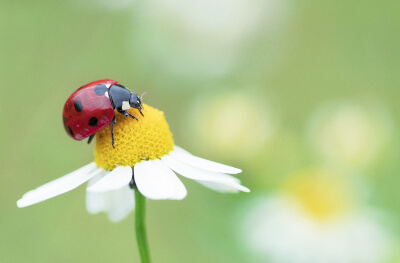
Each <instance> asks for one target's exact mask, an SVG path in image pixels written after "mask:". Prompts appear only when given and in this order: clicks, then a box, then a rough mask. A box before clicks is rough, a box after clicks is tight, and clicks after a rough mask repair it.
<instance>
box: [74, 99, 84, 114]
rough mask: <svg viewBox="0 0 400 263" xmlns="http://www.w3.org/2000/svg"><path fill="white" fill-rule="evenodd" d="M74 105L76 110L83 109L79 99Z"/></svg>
mask: <svg viewBox="0 0 400 263" xmlns="http://www.w3.org/2000/svg"><path fill="white" fill-rule="evenodd" d="M74 107H75V110H76V111H77V112H81V111H82V110H83V106H82V103H81V101H80V100H77V101H75V103H74Z"/></svg>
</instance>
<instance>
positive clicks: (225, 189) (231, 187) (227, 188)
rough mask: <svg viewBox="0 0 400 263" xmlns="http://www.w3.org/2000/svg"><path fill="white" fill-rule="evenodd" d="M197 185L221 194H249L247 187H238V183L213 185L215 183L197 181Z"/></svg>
mask: <svg viewBox="0 0 400 263" xmlns="http://www.w3.org/2000/svg"><path fill="white" fill-rule="evenodd" d="M197 182H198V183H200V184H202V185H204V186H205V187H207V188H210V189H212V190H215V191H217V192H221V193H237V192H239V191H242V192H247V193H248V192H250V190H249V189H248V188H247V187H244V186H243V185H240V184H238V183H230V184H229V183H226V184H225V183H215V182H205V181H197Z"/></svg>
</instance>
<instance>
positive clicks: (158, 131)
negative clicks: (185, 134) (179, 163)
mask: <svg viewBox="0 0 400 263" xmlns="http://www.w3.org/2000/svg"><path fill="white" fill-rule="evenodd" d="M143 108H144V111H143V110H142V112H143V114H144V117H143V116H142V115H141V114H140V113H139V111H138V110H137V109H132V108H131V109H129V110H128V112H129V113H131V114H132V115H133V116H135V117H136V118H138V120H134V119H133V118H131V117H124V116H122V115H121V114H120V113H118V112H117V111H115V116H116V118H117V123H116V124H115V125H114V146H115V149H114V148H113V147H112V143H111V123H110V124H109V125H108V126H107V127H106V128H104V129H103V130H101V131H99V132H98V133H97V134H96V146H95V148H94V157H95V160H94V161H95V162H96V164H97V165H98V166H99V167H101V168H103V169H105V170H113V169H115V168H116V166H117V165H129V166H131V167H132V166H134V165H135V164H136V163H138V162H140V161H142V160H154V159H158V158H160V157H162V156H164V155H166V154H168V153H169V152H170V151H172V149H173V146H174V140H173V139H172V133H171V131H170V130H169V126H168V123H167V122H166V121H165V117H164V113H163V112H162V111H159V110H157V109H155V108H153V107H150V106H148V105H146V104H144V105H143Z"/></svg>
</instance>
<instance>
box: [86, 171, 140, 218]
mask: <svg viewBox="0 0 400 263" xmlns="http://www.w3.org/2000/svg"><path fill="white" fill-rule="evenodd" d="M105 174H106V173H103V174H101V175H98V176H96V177H94V178H92V179H91V180H90V181H89V183H88V187H90V186H91V185H93V184H95V183H96V182H98V181H99V180H100V179H101V178H103V177H104V176H105ZM134 208H135V199H134V193H133V190H132V189H131V188H130V187H129V186H124V187H122V188H121V189H119V190H115V191H109V192H102V193H94V192H86V209H87V210H88V212H89V213H91V214H97V213H100V212H105V213H106V214H107V215H108V218H109V219H110V221H112V222H118V221H121V220H122V219H124V218H126V217H127V216H128V215H129V214H130V213H131V212H132V211H133V210H134Z"/></svg>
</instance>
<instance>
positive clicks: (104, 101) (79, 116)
mask: <svg viewBox="0 0 400 263" xmlns="http://www.w3.org/2000/svg"><path fill="white" fill-rule="evenodd" d="M130 108H135V109H138V110H139V112H140V114H141V115H142V116H144V115H143V113H142V109H143V106H142V101H141V99H140V98H139V97H138V95H137V94H136V93H133V92H130V90H128V89H127V88H125V87H124V86H122V85H120V84H118V82H117V81H114V80H111V79H103V80H97V81H93V82H90V83H89V84H86V85H84V86H82V87H80V88H79V89H77V90H76V91H75V92H74V93H72V95H71V96H70V97H69V98H68V99H67V101H66V102H65V105H64V110H63V122H64V128H65V131H66V132H67V133H68V135H70V136H71V137H72V138H73V139H75V140H83V139H85V138H87V137H89V140H88V143H90V142H91V141H92V140H93V137H94V135H95V133H96V132H98V131H100V130H102V129H104V128H105V127H106V126H107V125H108V124H110V122H111V123H112V124H111V138H112V139H111V141H112V146H113V148H115V147H114V124H115V123H116V122H117V119H116V118H115V114H114V109H116V110H117V111H118V112H119V113H120V114H122V115H123V116H125V117H132V118H133V119H136V120H138V119H137V118H136V117H135V116H133V115H132V114H131V113H129V112H128V111H127V110H129V109H130Z"/></svg>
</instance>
